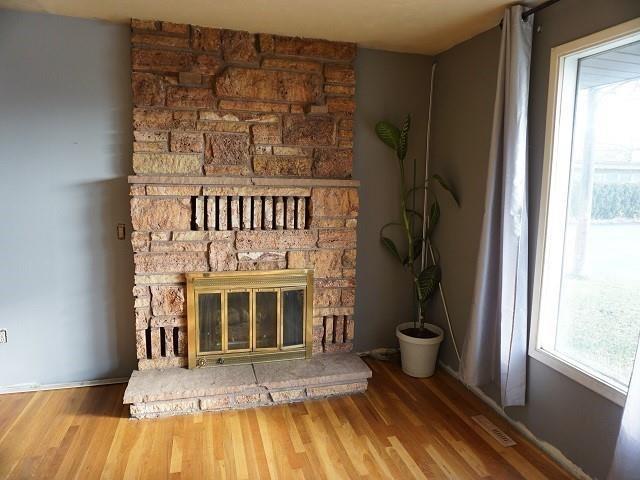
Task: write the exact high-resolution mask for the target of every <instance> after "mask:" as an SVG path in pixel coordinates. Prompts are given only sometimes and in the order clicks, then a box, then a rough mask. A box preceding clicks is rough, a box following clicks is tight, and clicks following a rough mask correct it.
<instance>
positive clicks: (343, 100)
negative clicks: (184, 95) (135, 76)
mask: <svg viewBox="0 0 640 480" xmlns="http://www.w3.org/2000/svg"><path fill="white" fill-rule="evenodd" d="M168 102H169V99H168V97H167V103H168ZM327 107H329V112H331V113H339V112H344V113H353V112H355V111H356V101H355V100H354V99H353V98H347V97H328V98H327Z"/></svg>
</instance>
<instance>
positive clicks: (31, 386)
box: [0, 377, 129, 395]
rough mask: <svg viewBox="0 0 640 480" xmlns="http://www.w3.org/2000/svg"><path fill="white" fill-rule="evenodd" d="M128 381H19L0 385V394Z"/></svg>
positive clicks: (118, 379) (122, 379) (113, 379)
mask: <svg viewBox="0 0 640 480" xmlns="http://www.w3.org/2000/svg"><path fill="white" fill-rule="evenodd" d="M128 381H129V377H122V378H105V379H102V380H85V381H80V382H66V383H49V384H45V385H41V384H39V383H21V384H18V385H9V386H8V387H0V395H4V394H8V393H25V392H39V391H41V390H62V389H63V388H78V387H94V386H97V385H113V384H116V383H127V382H128Z"/></svg>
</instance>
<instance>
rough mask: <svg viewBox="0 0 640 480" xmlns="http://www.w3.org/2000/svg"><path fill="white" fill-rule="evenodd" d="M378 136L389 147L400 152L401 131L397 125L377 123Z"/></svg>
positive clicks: (384, 122)
mask: <svg viewBox="0 0 640 480" xmlns="http://www.w3.org/2000/svg"><path fill="white" fill-rule="evenodd" d="M376 134H378V138H379V139H380V140H382V141H383V142H384V143H385V144H386V145H387V146H389V147H390V148H393V150H394V151H396V152H397V151H398V143H399V142H400V130H398V127H396V126H395V125H393V124H391V123H389V122H386V121H381V122H378V123H376Z"/></svg>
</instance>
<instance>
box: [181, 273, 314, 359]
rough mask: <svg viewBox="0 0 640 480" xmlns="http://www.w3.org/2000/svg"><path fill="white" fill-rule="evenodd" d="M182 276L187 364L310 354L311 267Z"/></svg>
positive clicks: (311, 312) (306, 355) (305, 356)
mask: <svg viewBox="0 0 640 480" xmlns="http://www.w3.org/2000/svg"><path fill="white" fill-rule="evenodd" d="M186 277H187V328H188V330H187V337H188V338H187V341H188V356H189V368H196V367H206V366H209V365H223V364H234V363H256V362H267V361H275V360H288V359H302V358H310V357H311V354H312V346H313V335H312V328H313V324H312V319H313V310H312V309H313V304H312V299H313V272H312V271H310V270H302V269H301V270H293V269H292V270H272V271H255V272H207V273H188V274H187V275H186Z"/></svg>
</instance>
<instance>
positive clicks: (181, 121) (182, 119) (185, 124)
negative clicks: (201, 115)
mask: <svg viewBox="0 0 640 480" xmlns="http://www.w3.org/2000/svg"><path fill="white" fill-rule="evenodd" d="M196 118H197V112H194V111H184V110H178V111H174V112H173V120H172V122H171V128H173V129H176V130H193V129H194V128H195V127H196Z"/></svg>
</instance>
